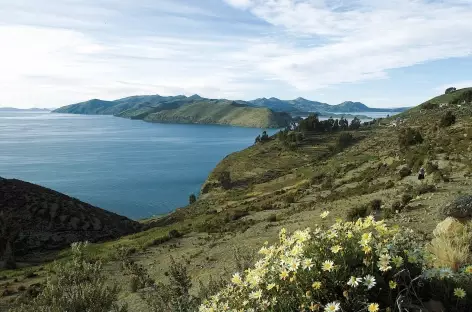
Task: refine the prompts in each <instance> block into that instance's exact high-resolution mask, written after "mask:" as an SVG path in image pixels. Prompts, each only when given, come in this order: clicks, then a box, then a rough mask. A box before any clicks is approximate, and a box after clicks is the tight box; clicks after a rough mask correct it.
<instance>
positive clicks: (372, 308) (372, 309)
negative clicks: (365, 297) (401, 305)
mask: <svg viewBox="0 0 472 312" xmlns="http://www.w3.org/2000/svg"><path fill="white" fill-rule="evenodd" d="M367 310H368V311H369V312H378V311H379V304H378V303H371V304H369V306H368V307H367Z"/></svg>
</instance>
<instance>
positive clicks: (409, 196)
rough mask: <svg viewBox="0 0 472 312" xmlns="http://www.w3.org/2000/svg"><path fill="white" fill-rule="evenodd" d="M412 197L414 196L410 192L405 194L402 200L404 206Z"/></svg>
mask: <svg viewBox="0 0 472 312" xmlns="http://www.w3.org/2000/svg"><path fill="white" fill-rule="evenodd" d="M412 199H413V196H411V195H410V194H403V195H402V201H401V204H402V206H403V207H405V206H406V205H408V204H409V203H410V202H411V200H412Z"/></svg>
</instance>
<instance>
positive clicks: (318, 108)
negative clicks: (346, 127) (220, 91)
mask: <svg viewBox="0 0 472 312" xmlns="http://www.w3.org/2000/svg"><path fill="white" fill-rule="evenodd" d="M249 102H250V103H251V104H253V105H256V106H262V107H268V108H270V109H272V110H274V111H279V112H290V113H300V112H305V113H306V112H319V113H321V114H332V113H367V112H392V113H395V112H402V111H405V110H406V109H407V108H405V107H401V108H372V107H368V106H367V105H365V104H363V103H360V102H352V101H346V102H343V103H341V104H337V105H330V104H327V103H322V102H317V101H310V100H307V99H304V98H301V97H299V98H297V99H295V100H280V99H278V98H274V97H272V98H269V99H267V98H260V99H256V100H253V101H249Z"/></svg>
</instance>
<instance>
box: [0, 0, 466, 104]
mask: <svg viewBox="0 0 472 312" xmlns="http://www.w3.org/2000/svg"><path fill="white" fill-rule="evenodd" d="M223 2H225V3H226V4H229V5H230V6H232V7H234V8H235V9H231V12H228V10H229V9H228V8H229V7H228V6H227V5H221V7H220V8H219V10H218V9H217V8H209V7H208V5H207V3H206V2H205V3H203V2H193V1H183V0H173V1H170V0H160V1H158V5H157V4H156V3H157V2H156V1H153V0H139V1H136V0H115V1H110V0H93V1H92V0H83V1H76V0H63V1H60V0H48V1H46V0H24V1H21V2H18V3H15V2H11V1H8V0H0V6H2V11H0V20H1V21H2V22H1V23H0V41H1V42H5V43H8V44H5V45H2V49H0V89H1V90H2V92H1V93H0V106H10V105H12V106H23V107H29V106H43V107H51V106H60V105H64V104H69V103H71V102H76V101H82V100H86V99H88V98H92V97H96V98H104V99H114V98H118V97H121V96H128V95H133V94H154V93H161V94H176V93H183V94H193V93H199V94H201V95H204V96H209V97H228V98H243V99H249V98H253V97H259V96H279V97H286V96H285V95H286V94H291V95H292V94H296V96H299V95H300V96H305V97H307V94H315V92H316V91H317V90H320V89H322V88H327V87H330V86H336V85H339V84H344V83H356V82H362V81H369V80H373V79H388V78H389V70H391V69H397V68H402V67H408V66H411V65H415V64H420V63H427V62H430V61H432V60H440V59H447V58H452V57H464V56H469V55H471V52H472V42H471V41H470V40H468V38H471V37H472V27H471V26H470V21H471V20H472V3H471V2H470V0H450V1H447V3H446V1H430V0H390V1H379V0H344V1H342V0H221V4H223ZM190 4H191V5H190ZM197 4H198V5H197ZM205 5H207V6H206V7H205ZM249 14H251V15H252V16H253V17H252V18H251V17H248V15H249ZM243 16H244V17H243ZM458 79H461V78H460V77H459V78H458ZM341 90H342V88H341ZM327 91H328V93H329V89H327ZM368 96H369V95H366V98H367V97H368ZM372 96H375V95H370V97H372ZM315 99H316V100H324V99H318V98H315ZM343 100H344V99H343ZM351 100H362V99H351ZM339 101H341V100H339ZM409 104H414V103H409Z"/></svg>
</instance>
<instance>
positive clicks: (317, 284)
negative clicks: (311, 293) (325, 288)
mask: <svg viewBox="0 0 472 312" xmlns="http://www.w3.org/2000/svg"><path fill="white" fill-rule="evenodd" d="M311 287H313V289H315V290H318V289H320V288H321V282H314V283H313V285H311Z"/></svg>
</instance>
